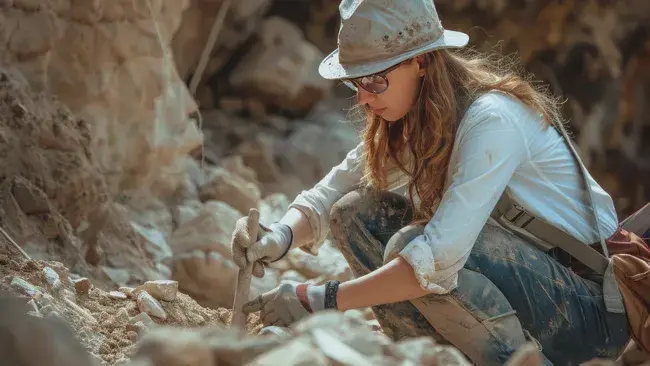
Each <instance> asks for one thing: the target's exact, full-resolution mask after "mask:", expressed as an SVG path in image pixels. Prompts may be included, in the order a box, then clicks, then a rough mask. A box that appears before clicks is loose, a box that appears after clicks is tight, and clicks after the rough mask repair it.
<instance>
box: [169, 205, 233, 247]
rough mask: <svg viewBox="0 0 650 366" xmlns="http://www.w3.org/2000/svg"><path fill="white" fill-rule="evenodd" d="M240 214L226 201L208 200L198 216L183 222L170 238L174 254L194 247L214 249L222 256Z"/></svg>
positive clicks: (228, 244)
mask: <svg viewBox="0 0 650 366" xmlns="http://www.w3.org/2000/svg"><path fill="white" fill-rule="evenodd" d="M240 217H241V214H240V213H239V212H238V211H237V210H235V209H233V208H232V207H231V206H229V205H228V204H226V203H223V202H217V201H210V202H207V203H205V204H204V205H203V207H202V208H201V211H200V212H199V214H198V216H196V217H195V218H193V219H191V220H189V221H187V222H185V223H183V224H182V225H181V226H179V227H178V229H176V231H174V234H173V235H172V238H171V243H172V251H173V252H174V253H175V254H178V253H184V252H191V251H193V250H195V249H201V250H216V251H218V252H219V253H222V254H223V255H224V256H228V255H229V253H230V237H231V236H232V232H233V230H234V229H235V224H236V222H237V220H238V219H239V218H240Z"/></svg>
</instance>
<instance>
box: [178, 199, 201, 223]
mask: <svg viewBox="0 0 650 366" xmlns="http://www.w3.org/2000/svg"><path fill="white" fill-rule="evenodd" d="M202 207H203V203H202V202H201V201H199V200H192V201H186V202H183V203H182V204H180V205H177V206H174V207H173V208H172V217H173V222H174V229H178V227H179V226H181V225H183V224H184V223H186V222H188V221H190V220H191V219H193V218H195V217H196V216H198V215H199V212H200V211H201V208H202Z"/></svg>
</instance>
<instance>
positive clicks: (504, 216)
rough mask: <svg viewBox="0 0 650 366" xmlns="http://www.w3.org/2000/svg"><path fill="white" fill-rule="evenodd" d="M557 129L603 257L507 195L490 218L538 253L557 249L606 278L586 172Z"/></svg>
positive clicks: (605, 259) (498, 203) (505, 193)
mask: <svg viewBox="0 0 650 366" xmlns="http://www.w3.org/2000/svg"><path fill="white" fill-rule="evenodd" d="M557 129H558V130H559V133H560V134H561V135H562V138H563V139H564V142H565V143H566V144H567V146H568V148H569V151H570V152H571V155H572V156H573V158H574V161H575V162H576V164H577V165H578V174H580V178H581V181H582V185H583V186H584V187H583V190H584V191H586V193H587V203H588V206H589V208H590V210H591V211H592V214H593V220H594V221H595V225H596V230H597V232H598V237H599V240H600V244H601V246H602V248H603V253H604V255H603V254H601V253H599V252H598V251H597V250H595V249H594V248H592V247H591V246H590V245H585V244H584V243H582V242H581V241H579V240H578V239H576V238H574V237H573V236H572V235H570V234H568V233H567V232H565V231H564V230H561V229H559V228H557V227H555V226H554V225H553V224H551V223H549V222H547V221H546V220H544V219H542V218H539V217H536V216H534V215H532V214H530V213H529V212H527V211H526V209H525V208H524V207H522V206H520V205H518V204H517V202H516V201H515V200H514V199H513V198H512V197H510V195H509V193H508V192H507V191H506V192H504V193H503V195H502V196H501V198H500V199H499V201H498V202H497V204H496V207H495V208H494V210H493V212H492V214H491V216H492V218H493V219H495V220H496V221H497V222H498V223H499V224H501V225H502V226H504V227H505V228H507V229H508V230H510V231H512V232H513V233H514V234H515V235H517V236H519V237H521V238H523V239H525V240H527V241H528V242H530V243H531V244H534V245H535V246H537V247H538V248H539V249H541V250H543V251H547V250H549V249H551V248H554V247H558V248H560V249H562V250H564V251H565V252H567V253H569V254H570V255H571V256H572V257H574V258H576V259H577V260H579V261H580V262H582V263H583V264H584V265H586V266H587V267H589V268H591V269H592V270H594V271H595V272H596V273H599V274H605V271H606V269H607V266H608V264H609V260H608V259H607V258H608V257H609V255H608V251H607V246H606V244H605V238H604V237H603V235H602V232H601V229H600V220H599V218H598V214H597V211H596V209H595V207H594V204H593V198H592V192H591V188H590V186H589V182H588V179H587V176H588V174H587V172H586V168H585V167H584V165H583V164H582V160H580V157H579V155H578V153H577V152H576V151H575V149H574V147H573V145H572V144H571V139H570V138H569V135H568V133H567V132H566V130H565V129H564V126H562V125H558V128H557Z"/></svg>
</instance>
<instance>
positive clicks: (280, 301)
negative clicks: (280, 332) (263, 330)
mask: <svg viewBox="0 0 650 366" xmlns="http://www.w3.org/2000/svg"><path fill="white" fill-rule="evenodd" d="M325 288H326V285H320V286H316V285H308V284H306V283H299V282H295V281H287V280H285V281H281V282H280V286H278V287H276V288H274V289H273V290H271V291H269V292H267V293H264V294H262V295H260V296H258V297H257V298H256V299H255V300H252V301H249V302H247V303H246V304H244V306H243V311H244V313H246V314H250V313H253V312H256V311H260V310H261V312H260V319H262V323H263V324H264V325H265V326H269V325H275V326H278V327H288V326H290V325H291V324H293V323H295V322H296V321H298V320H300V319H302V318H304V317H306V316H307V315H309V314H311V313H313V312H316V311H321V310H324V309H325Z"/></svg>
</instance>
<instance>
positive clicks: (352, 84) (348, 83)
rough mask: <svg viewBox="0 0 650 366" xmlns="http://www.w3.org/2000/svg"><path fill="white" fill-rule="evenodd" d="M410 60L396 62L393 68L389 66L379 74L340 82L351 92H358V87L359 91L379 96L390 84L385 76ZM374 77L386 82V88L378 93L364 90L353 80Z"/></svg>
mask: <svg viewBox="0 0 650 366" xmlns="http://www.w3.org/2000/svg"><path fill="white" fill-rule="evenodd" d="M410 60H411V59H406V60H404V61H401V62H398V63H396V64H395V65H393V66H391V67H389V68H387V69H385V70H382V71H380V72H377V73H374V74H370V75H364V76H359V77H358V78H354V79H343V80H341V81H342V82H343V83H344V84H345V86H347V87H348V88H350V89H352V90H354V91H358V89H357V87H359V88H361V89H363V90H365V91H367V92H368V93H372V94H375V95H377V94H381V93H383V92H385V91H386V90H388V87H389V86H390V83H389V82H388V77H386V76H387V75H388V74H389V73H390V72H391V71H393V70H395V69H397V68H398V67H400V66H402V64H404V63H406V62H407V61H410ZM375 76H379V77H380V78H382V79H384V81H386V88H385V89H384V90H382V91H380V92H378V93H375V92H372V91H370V90H368V89H366V88H364V87H363V86H362V85H361V84H360V83H357V82H356V81H355V80H359V79H363V78H368V77H375Z"/></svg>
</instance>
